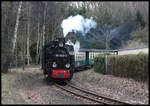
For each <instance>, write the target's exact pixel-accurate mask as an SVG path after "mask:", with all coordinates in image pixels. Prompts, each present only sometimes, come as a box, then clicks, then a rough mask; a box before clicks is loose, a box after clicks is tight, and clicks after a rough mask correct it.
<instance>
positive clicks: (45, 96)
mask: <svg viewBox="0 0 150 106" xmlns="http://www.w3.org/2000/svg"><path fill="white" fill-rule="evenodd" d="M79 80H80V82H81V87H83V86H84V87H85V88H86V89H90V90H93V91H95V92H97V93H99V94H104V95H106V96H109V97H111V98H114V99H119V100H124V101H127V102H129V103H137V104H148V101H149V99H148V94H149V91H148V89H149V88H148V85H147V84H144V83H138V82H135V81H133V80H131V79H125V78H119V77H114V76H111V75H102V74H97V73H95V72H94V71H93V70H88V71H84V72H79V73H76V74H74V77H73V79H72V82H74V83H77V81H79ZM77 84H78V85H79V83H77ZM2 104H90V102H89V101H86V100H84V99H81V98H78V97H75V96H73V95H70V94H67V93H66V92H64V91H61V90H60V89H58V88H56V87H55V86H54V85H47V84H46V81H45V80H44V76H43V74H42V70H41V69H40V67H34V68H31V67H29V68H26V69H25V70H24V71H23V70H22V69H18V70H17V71H16V70H15V69H14V70H11V72H9V73H8V74H2Z"/></svg>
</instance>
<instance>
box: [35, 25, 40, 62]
mask: <svg viewBox="0 0 150 106" xmlns="http://www.w3.org/2000/svg"><path fill="white" fill-rule="evenodd" d="M39 27H40V23H39V22H38V39H37V47H36V55H37V56H36V64H38V60H39V52H38V51H39V37H40V33H39V30H40V28H39Z"/></svg>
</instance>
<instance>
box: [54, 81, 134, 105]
mask: <svg viewBox="0 0 150 106" xmlns="http://www.w3.org/2000/svg"><path fill="white" fill-rule="evenodd" d="M65 83H66V86H61V85H59V84H56V83H55V86H56V87H58V88H60V89H62V90H64V91H66V92H68V93H71V94H74V95H76V96H78V97H81V98H85V99H87V100H90V101H93V102H96V103H100V104H107V105H132V104H129V103H125V102H122V101H119V100H115V99H111V98H108V97H105V96H101V95H98V94H96V93H94V92H93V91H90V90H87V89H84V88H81V87H78V86H75V85H74V84H73V83H71V82H65Z"/></svg>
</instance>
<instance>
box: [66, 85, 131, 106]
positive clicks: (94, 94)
mask: <svg viewBox="0 0 150 106" xmlns="http://www.w3.org/2000/svg"><path fill="white" fill-rule="evenodd" d="M67 84H68V85H69V86H71V87H72V88H75V89H77V90H80V91H82V92H85V93H88V94H91V95H93V96H96V97H98V98H102V99H104V100H108V101H109V102H110V101H111V102H115V103H119V104H126V105H132V104H129V103H126V102H122V101H119V100H116V99H111V98H108V97H106V96H102V95H98V94H96V93H94V92H93V91H90V90H87V89H86V90H85V89H83V88H81V87H76V86H73V84H70V83H67Z"/></svg>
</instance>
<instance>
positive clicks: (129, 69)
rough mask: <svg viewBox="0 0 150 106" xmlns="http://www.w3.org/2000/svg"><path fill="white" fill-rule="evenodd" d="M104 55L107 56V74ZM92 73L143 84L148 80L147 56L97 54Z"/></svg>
mask: <svg viewBox="0 0 150 106" xmlns="http://www.w3.org/2000/svg"><path fill="white" fill-rule="evenodd" d="M105 55H108V56H107V57H108V58H107V62H108V64H107V69H108V72H107V73H106V71H105V70H106V66H105V65H106V64H105ZM94 71H96V72H99V73H102V74H112V75H115V76H118V77H126V78H133V79H135V80H137V81H144V82H145V81H148V79H149V73H148V54H147V53H142V52H141V53H139V54H128V55H109V54H99V55H98V56H97V57H95V58H94Z"/></svg>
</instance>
